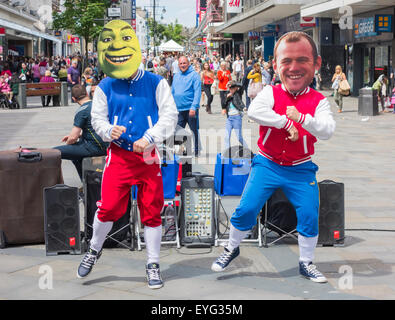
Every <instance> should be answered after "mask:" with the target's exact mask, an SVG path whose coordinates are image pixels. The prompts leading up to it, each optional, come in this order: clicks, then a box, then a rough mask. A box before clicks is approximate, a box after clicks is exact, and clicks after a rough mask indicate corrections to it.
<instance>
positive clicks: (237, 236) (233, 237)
mask: <svg viewBox="0 0 395 320" xmlns="http://www.w3.org/2000/svg"><path fill="white" fill-rule="evenodd" d="M247 233H248V231H240V230H239V229H236V228H235V227H234V226H233V225H232V224H230V232H229V242H228V245H227V246H226V248H227V249H228V250H229V251H233V250H234V249H236V248H237V247H238V246H239V245H240V243H241V241H242V240H243V239H244V238H245V237H246V235H247Z"/></svg>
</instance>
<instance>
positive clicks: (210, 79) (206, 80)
mask: <svg viewBox="0 0 395 320" xmlns="http://www.w3.org/2000/svg"><path fill="white" fill-rule="evenodd" d="M214 79H215V75H214V72H213V70H211V69H210V65H209V63H208V62H205V63H204V64H203V71H202V83H203V91H204V93H205V95H206V97H207V104H206V111H207V113H208V114H211V113H212V112H211V103H212V102H213V99H214V97H213V95H212V93H211V87H212V85H213V83H214Z"/></svg>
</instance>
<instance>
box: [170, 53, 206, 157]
mask: <svg viewBox="0 0 395 320" xmlns="http://www.w3.org/2000/svg"><path fill="white" fill-rule="evenodd" d="M178 67H179V68H180V72H178V73H176V74H175V75H174V79H173V85H172V90H171V93H172V94H173V97H174V101H175V103H176V106H177V109H178V123H177V125H179V126H180V127H182V128H185V126H186V124H187V123H188V125H189V128H190V129H191V130H192V132H193V134H194V137H195V156H196V157H197V156H198V155H199V106H200V105H199V104H200V98H201V95H202V89H201V79H200V75H199V74H198V73H197V72H196V71H195V70H194V69H193V67H192V66H191V65H190V62H189V60H188V58H187V57H185V56H181V57H180V58H179V59H178Z"/></svg>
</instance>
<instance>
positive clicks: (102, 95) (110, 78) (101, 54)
mask: <svg viewBox="0 0 395 320" xmlns="http://www.w3.org/2000/svg"><path fill="white" fill-rule="evenodd" d="M98 60H99V63H100V66H101V68H102V70H103V71H104V73H105V74H106V75H107V77H106V78H105V79H104V80H103V81H101V82H100V84H99V86H98V87H97V88H96V91H95V95H94V99H93V105H92V125H93V128H94V129H95V131H96V133H97V134H98V135H99V136H100V137H101V138H102V139H103V141H105V142H110V146H109V148H108V150H107V158H106V164H105V168H104V171H103V180H102V189H101V200H100V201H98V210H97V212H96V215H95V218H94V222H93V236H92V239H91V241H90V246H89V249H88V252H87V253H86V255H85V256H84V258H83V260H82V262H81V264H80V266H79V268H78V277H80V278H84V277H86V276H87V275H88V274H89V273H90V272H91V270H92V268H93V266H94V264H95V263H96V262H97V260H98V259H99V258H100V255H101V253H102V246H103V243H104V241H105V239H106V236H107V234H108V233H109V232H110V230H111V229H112V226H113V223H114V222H115V221H117V220H118V219H120V218H121V217H122V215H123V214H124V213H125V211H126V208H127V205H128V200H129V197H130V189H131V187H132V185H137V186H138V197H137V202H138V206H139V211H140V215H141V221H142V223H143V224H144V239H145V243H146V248H147V256H148V258H147V264H146V275H147V280H148V286H149V288H151V289H157V288H161V287H162V286H163V281H162V278H161V275H160V269H159V254H160V246H161V239H162V220H161V215H160V213H161V211H162V208H163V205H164V199H163V182H162V175H161V170H160V167H159V160H158V158H157V156H156V152H155V148H154V146H155V143H161V142H162V141H164V140H165V139H167V138H169V137H170V136H171V135H172V134H174V131H175V127H176V124H177V116H178V111H177V108H176V105H175V103H174V99H173V97H172V95H171V90H170V87H169V85H168V83H167V81H166V80H165V79H164V78H162V77H161V76H158V75H155V74H153V73H150V72H145V71H143V70H139V69H138V68H139V65H140V63H141V49H140V45H139V42H138V40H137V37H136V34H135V32H134V30H133V28H132V27H131V26H130V24H128V23H126V22H124V21H122V20H113V21H111V22H109V23H108V24H106V25H105V26H104V28H103V31H102V33H101V34H100V37H99V41H98Z"/></svg>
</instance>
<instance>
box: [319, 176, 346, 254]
mask: <svg viewBox="0 0 395 320" xmlns="http://www.w3.org/2000/svg"><path fill="white" fill-rule="evenodd" d="M318 187H319V191H320V210H319V237H318V245H322V246H336V245H344V238H345V233H344V225H345V222H344V184H343V183H339V182H334V181H332V180H324V181H322V182H319V183H318Z"/></svg>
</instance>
